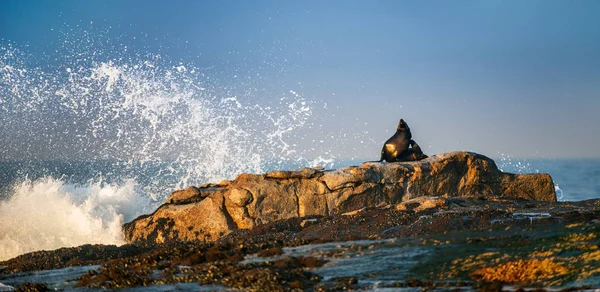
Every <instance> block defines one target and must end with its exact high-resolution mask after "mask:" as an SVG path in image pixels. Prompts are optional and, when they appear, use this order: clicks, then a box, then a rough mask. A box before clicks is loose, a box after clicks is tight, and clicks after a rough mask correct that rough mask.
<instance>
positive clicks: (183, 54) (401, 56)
mask: <svg viewBox="0 0 600 292" xmlns="http://www.w3.org/2000/svg"><path fill="white" fill-rule="evenodd" d="M599 15H600V1H594V0H589V1H553V0H539V1H535V0H529V1H520V0H517V1H475V0H473V1H396V0H390V1H346V0H344V1H116V0H110V1H13V0H4V1H0V38H2V42H3V43H6V42H8V41H10V42H12V43H13V44H16V45H20V46H23V45H28V47H29V48H30V50H31V52H32V53H33V54H35V53H36V52H37V53H39V52H52V51H54V49H55V47H58V46H60V41H59V39H60V38H59V32H60V31H64V30H68V29H70V28H73V27H79V28H86V29H91V28H93V29H97V30H104V31H106V32H107V34H108V35H111V36H116V37H119V38H120V39H121V40H126V41H127V42H130V45H131V46H133V47H136V49H138V50H142V51H148V52H152V53H161V54H164V55H167V56H169V57H170V58H173V59H176V60H179V59H181V60H186V62H193V63H194V64H196V65H197V66H198V67H216V68H218V69H216V70H215V73H214V74H215V75H216V76H215V78H220V79H223V80H227V79H228V78H233V76H237V75H244V74H254V73H256V72H258V73H260V74H261V75H262V78H261V83H263V84H261V86H274V87H278V88H285V89H289V90H294V91H296V92H298V93H299V94H301V95H302V96H304V97H305V98H307V99H309V100H314V101H318V102H319V103H322V104H327V109H323V108H322V107H318V108H317V109H315V112H314V114H315V115H317V116H319V118H320V119H322V121H323V128H322V129H320V130H319V132H315V133H309V134H312V135H315V136H319V135H327V133H331V132H335V133H339V132H340V131H346V132H352V133H359V134H360V135H359V137H358V138H356V139H350V138H349V139H347V140H344V141H340V144H341V145H339V149H340V153H342V156H348V157H350V156H360V157H365V158H369V157H372V158H373V159H376V158H378V156H379V151H380V149H381V144H382V143H383V142H384V141H385V140H386V139H387V138H388V137H389V136H390V135H391V134H392V133H393V131H394V129H395V126H396V124H397V122H398V120H399V119H400V118H404V119H405V120H406V121H407V122H408V124H409V125H410V127H411V129H412V131H413V137H414V139H415V140H416V141H417V142H418V143H419V144H420V145H421V147H422V148H424V151H425V152H426V153H427V154H435V153H440V152H447V151H453V150H469V151H475V152H479V153H482V154H486V155H488V156H492V157H495V156H498V155H499V154H500V153H504V154H506V155H510V156H513V157H546V158H551V157H600V114H598V111H599V110H600V17H599ZM134 37H135V38H134ZM265 64H270V65H268V66H266V65H265ZM231 82H232V83H233V82H235V81H231ZM0 85H1V84H0ZM360 141H363V142H364V145H365V146H364V147H362V148H360V149H359V150H357V151H358V152H359V153H348V150H347V149H350V148H349V147H348V145H347V144H348V143H360ZM0 143H4V145H6V143H10V141H6V140H5V141H3V142H0ZM330 143H331V142H330ZM1 145H3V144H0V146H1ZM301 146H302V145H301ZM5 155H8V156H10V155H11V154H10V153H9V152H7V153H5Z"/></svg>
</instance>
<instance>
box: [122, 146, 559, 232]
mask: <svg viewBox="0 0 600 292" xmlns="http://www.w3.org/2000/svg"><path fill="white" fill-rule="evenodd" d="M481 195H499V196H506V197H511V198H522V199H527V200H537V201H549V202H554V201H556V195H555V192H554V183H553V182H552V178H551V177H550V175H548V174H510V173H503V172H501V171H500V170H499V169H498V167H497V166H496V164H495V163H494V161H493V160H491V159H489V158H487V157H485V156H483V155H480V154H476V153H470V152H451V153H446V154H441V155H435V156H432V157H429V158H427V159H424V160H421V161H416V162H403V163H379V162H366V163H364V164H363V165H361V166H359V167H356V166H353V167H345V168H340V169H336V170H323V169H321V168H303V169H301V170H294V171H273V172H270V173H267V174H241V175H239V176H238V177H237V178H236V179H234V180H233V181H223V182H221V183H219V184H206V185H202V186H200V187H189V188H188V189H185V190H181V191H176V192H174V193H173V194H172V195H171V196H170V197H169V198H168V199H167V202H166V203H165V204H163V205H162V206H160V207H159V208H158V209H157V210H156V211H155V212H154V213H153V214H150V215H144V216H140V217H138V218H137V219H135V220H134V221H132V222H130V223H127V224H125V225H124V232H125V237H126V240H127V241H128V242H135V241H152V242H157V243H161V242H165V241H169V240H205V241H211V240H216V239H218V238H219V237H221V236H223V235H225V234H227V233H229V232H231V231H232V230H235V229H238V228H252V227H254V226H256V225H259V224H262V223H267V222H272V221H275V220H279V219H287V218H292V217H304V216H311V215H320V216H329V215H334V214H340V213H345V212H349V211H353V210H357V209H361V208H366V207H383V206H387V205H395V204H399V203H401V202H404V201H407V200H410V199H414V198H417V197H425V196H443V197H467V196H481Z"/></svg>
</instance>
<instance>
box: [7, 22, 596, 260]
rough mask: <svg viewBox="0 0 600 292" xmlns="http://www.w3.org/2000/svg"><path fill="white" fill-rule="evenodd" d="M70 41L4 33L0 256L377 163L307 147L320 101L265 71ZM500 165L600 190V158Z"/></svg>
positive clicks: (110, 237) (579, 190) (113, 240)
mask: <svg viewBox="0 0 600 292" xmlns="http://www.w3.org/2000/svg"><path fill="white" fill-rule="evenodd" d="M63 43H64V44H65V45H64V47H63V48H62V49H61V50H60V51H58V52H57V53H56V54H50V55H45V54H41V55H33V53H31V52H29V51H28V50H27V48H24V47H20V46H18V45H15V44H12V43H10V42H4V41H3V43H0V125H1V126H0V136H1V138H2V144H0V146H1V147H0V261H1V260H6V259H9V258H12V257H15V256H17V255H20V254H23V253H27V252H31V251H35V250H51V249H56V248H60V247H69V246H78V245H82V244H88V243H90V244H92V243H101V244H117V245H119V244H123V243H124V240H123V237H122V235H121V225H122V224H123V223H125V222H128V221H130V220H132V219H134V218H135V217H136V216H139V215H141V214H145V213H150V212H152V211H153V210H154V209H155V208H156V207H158V206H159V205H160V204H161V203H162V202H164V199H165V198H166V197H167V196H168V195H169V194H170V193H171V192H172V191H174V190H176V189H181V188H185V187H187V186H190V185H199V184H202V183H206V182H218V181H220V180H223V179H232V178H234V177H235V176H236V175H237V174H239V173H246V172H247V173H262V172H266V171H269V170H273V169H294V168H298V167H311V166H323V167H327V168H332V167H342V166H347V165H358V164H360V163H361V162H362V161H364V160H371V159H372V158H371V159H369V158H367V159H361V158H357V157H353V158H345V157H336V156H335V153H336V151H335V147H336V146H335V145H336V143H337V144H339V143H344V140H343V138H340V137H334V138H332V139H334V140H335V142H336V143H333V142H332V143H327V141H325V143H320V144H319V147H301V146H299V145H298V144H297V143H296V142H297V141H300V140H310V137H308V136H307V135H309V134H310V133H311V132H312V131H316V130H318V129H319V128H320V124H319V119H318V117H316V116H315V115H314V114H313V112H314V109H315V108H317V107H322V106H324V105H323V104H321V103H320V102H318V101H313V100H309V99H307V98H305V97H303V96H302V94H301V93H298V92H296V91H294V89H283V88H278V89H273V88H270V89H269V88H267V89H265V88H260V87H257V83H256V81H255V80H256V78H259V77H256V78H255V79H246V80H244V81H241V82H240V83H239V84H238V85H236V86H233V87H232V86H230V85H223V84H220V82H219V81H218V80H215V79H216V78H213V76H212V75H211V72H208V71H206V70H205V69H203V68H199V67H197V66H195V65H194V64H189V63H185V62H181V61H173V60H169V59H168V58H167V57H165V56H162V55H159V54H151V53H145V52H132V51H131V50H130V49H129V48H127V46H120V47H111V48H105V47H103V45H102V44H104V43H108V42H104V41H103V40H102V37H101V36H98V35H95V34H88V33H83V35H76V36H71V35H67V36H65V40H64V41H63ZM110 43H114V42H110ZM39 64H44V65H39ZM360 134H361V133H358V134H357V135H360ZM332 137H333V136H332ZM308 144H310V143H308ZM344 144H347V143H344ZM376 147H378V146H376ZM496 161H497V162H498V165H499V167H500V168H502V169H503V170H505V171H509V172H515V173H532V172H533V173H535V172H548V173H550V174H551V175H552V176H553V178H554V182H555V183H556V185H557V187H556V188H557V193H559V195H560V196H561V199H563V200H584V199H589V198H596V197H597V196H598V194H600V182H599V181H598V180H597V177H598V175H599V174H600V161H598V160H535V159H523V160H516V159H510V158H507V157H500V158H499V159H497V160H496Z"/></svg>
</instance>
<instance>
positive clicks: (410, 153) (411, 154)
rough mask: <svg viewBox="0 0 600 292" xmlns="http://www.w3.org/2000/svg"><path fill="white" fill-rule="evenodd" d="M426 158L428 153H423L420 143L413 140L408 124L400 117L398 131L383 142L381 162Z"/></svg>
mask: <svg viewBox="0 0 600 292" xmlns="http://www.w3.org/2000/svg"><path fill="white" fill-rule="evenodd" d="M409 147H410V148H409ZM425 158H427V155H425V154H423V151H422V150H421V147H419V144H417V142H415V141H414V140H412V134H411V132H410V128H409V127H408V124H407V123H406V122H405V121H404V120H403V119H400V122H399V123H398V127H397V128H396V133H395V134H394V135H393V136H392V137H391V138H389V139H387V141H385V143H384V144H383V148H382V149H381V158H380V159H379V162H382V161H384V160H385V161H387V162H401V161H417V160H421V159H425Z"/></svg>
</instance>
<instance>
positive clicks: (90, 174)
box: [0, 158, 600, 260]
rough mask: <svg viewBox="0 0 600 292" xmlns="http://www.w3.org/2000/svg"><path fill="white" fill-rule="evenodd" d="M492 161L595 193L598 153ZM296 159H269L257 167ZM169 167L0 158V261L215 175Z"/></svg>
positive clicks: (116, 240)
mask: <svg viewBox="0 0 600 292" xmlns="http://www.w3.org/2000/svg"><path fill="white" fill-rule="evenodd" d="M362 161H363V160H341V161H336V162H334V163H332V167H343V166H349V165H358V164H360V163H361V162H362ZM495 161H496V162H497V164H498V167H499V168H500V169H502V170H504V171H507V172H512V173H550V174H551V176H552V178H553V180H554V183H555V186H556V191H557V196H558V198H559V200H563V201H579V200H587V199H593V198H599V197H600V180H598V177H600V160H597V159H514V160H511V159H505V158H504V159H503V158H499V159H495ZM302 166H303V165H300V164H299V163H287V164H286V163H283V164H282V163H273V164H271V165H270V166H265V168H264V169H262V170H264V171H269V170H272V169H294V168H298V167H302ZM304 166H308V165H304ZM174 168H176V166H175V165H173V164H168V163H163V164H156V163H154V164H152V163H147V164H141V163H133V164H131V163H128V162H115V161H113V162H111V161H93V162H64V161H43V162H33V163H26V162H15V161H13V162H2V163H0V185H1V186H2V188H1V191H0V198H1V199H0V260H6V259H9V258H12V257H14V256H17V255H19V254H23V253H26V252H30V251H35V250H42V249H45V250H47V249H56V248H59V247H65V246H78V245H82V244H87V243H102V244H123V243H124V241H123V238H122V235H121V225H122V224H123V223H125V222H128V221H130V220H132V219H134V218H135V217H137V216H139V215H142V214H147V213H151V212H152V211H153V210H154V209H155V208H157V207H158V206H159V205H160V204H162V203H163V202H164V200H165V198H166V197H167V196H168V195H169V194H170V193H171V192H172V191H174V190H176V189H181V188H184V187H186V186H189V185H198V184H201V183H204V182H216V181H213V180H197V181H194V180H189V177H190V174H189V173H186V172H179V173H177V172H174ZM178 175H181V176H178ZM232 175H235V174H232ZM182 177H184V178H185V179H182ZM228 178H233V177H228Z"/></svg>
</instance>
